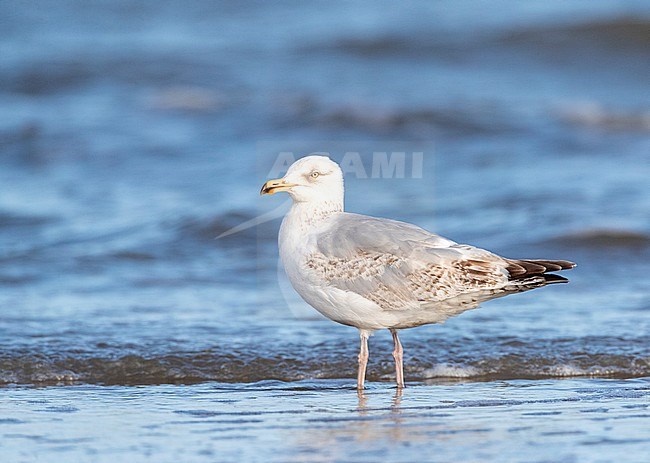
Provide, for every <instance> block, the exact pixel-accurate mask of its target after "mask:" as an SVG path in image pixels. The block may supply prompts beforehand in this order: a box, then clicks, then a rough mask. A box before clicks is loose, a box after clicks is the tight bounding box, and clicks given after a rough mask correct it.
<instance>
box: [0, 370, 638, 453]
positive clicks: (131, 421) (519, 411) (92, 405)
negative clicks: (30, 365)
mask: <svg viewBox="0 0 650 463" xmlns="http://www.w3.org/2000/svg"><path fill="white" fill-rule="evenodd" d="M649 398H650V383H648V381H647V380H584V379H583V380H560V381H557V380H556V381H549V380H545V381H532V382H531V381H521V380H519V381H495V382H485V383H460V384H452V385H443V384H436V385H417V386H413V387H410V388H408V389H407V390H405V391H404V393H403V394H401V395H400V394H397V393H396V391H395V389H394V388H392V387H391V386H388V385H385V384H375V385H372V386H370V388H369V389H368V390H367V391H366V392H365V393H364V394H363V395H361V396H357V394H356V393H355V392H354V390H353V389H352V388H351V387H350V385H349V384H346V383H344V382H342V381H299V382H294V383H279V382H276V381H265V382H259V383H253V384H248V385H230V384H220V383H205V384H202V385H195V386H170V385H167V386H147V387H121V386H110V387H99V386H73V387H48V388H39V389H24V388H11V389H8V390H6V391H5V398H4V399H3V402H4V406H3V409H2V412H1V413H0V433H2V435H3V453H5V454H6V455H8V456H12V457H14V458H13V459H12V461H32V460H34V461H36V460H39V461H40V459H41V457H42V456H43V455H51V456H53V457H54V458H56V459H57V460H59V461H61V460H65V461H86V460H92V461H96V462H103V461H115V459H118V460H120V459H124V458H128V459H129V460H132V459H135V461H139V460H155V461H178V460H182V461H204V460H212V461H351V460H353V461H378V460H386V461H430V460H431V458H432V456H433V455H435V459H436V461H458V460H461V461H497V460H498V461H555V462H573V461H586V460H587V461H596V460H597V461H621V455H627V456H630V457H631V458H629V459H626V458H624V461H643V459H642V455H644V454H645V455H647V453H648V451H650V430H649V429H648V426H647V422H648V419H649V418H650V412H649V410H648V406H649V400H648V399H649ZM635 455H637V456H638V458H635V457H634V456H635Z"/></svg>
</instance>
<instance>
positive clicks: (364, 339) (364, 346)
mask: <svg viewBox="0 0 650 463" xmlns="http://www.w3.org/2000/svg"><path fill="white" fill-rule="evenodd" d="M359 337H360V338H361V349H360V350H359V371H358V374H357V389H358V390H360V391H361V390H363V383H364V382H365V380H366V366H368V332H367V331H365V330H359Z"/></svg>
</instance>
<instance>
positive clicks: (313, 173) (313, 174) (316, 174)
mask: <svg viewBox="0 0 650 463" xmlns="http://www.w3.org/2000/svg"><path fill="white" fill-rule="evenodd" d="M319 175H320V172H318V171H316V170H315V171H313V172H312V173H311V174H309V176H310V177H311V178H318V176H319Z"/></svg>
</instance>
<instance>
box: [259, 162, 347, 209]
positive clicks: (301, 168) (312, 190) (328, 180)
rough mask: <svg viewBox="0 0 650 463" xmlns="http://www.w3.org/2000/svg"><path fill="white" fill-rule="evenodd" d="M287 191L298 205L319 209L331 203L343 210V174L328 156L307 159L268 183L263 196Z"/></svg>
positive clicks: (293, 165)
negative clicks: (303, 204)
mask: <svg viewBox="0 0 650 463" xmlns="http://www.w3.org/2000/svg"><path fill="white" fill-rule="evenodd" d="M280 191H286V192H287V193H289V195H290V196H291V198H292V199H293V202H294V204H296V203H305V205H306V206H307V205H308V206H315V207H319V206H322V205H324V204H328V205H329V206H330V207H332V206H334V208H335V209H338V210H339V211H341V210H343V192H344V188H343V172H342V171H341V168H340V167H339V166H338V164H337V163H335V162H334V161H332V160H331V159H330V158H328V157H327V156H315V155H312V156H306V157H304V158H301V159H298V160H297V161H296V162H294V163H293V164H291V166H290V167H289V169H288V170H287V174H286V175H285V176H284V177H282V178H280V179H276V180H269V181H268V182H266V183H265V184H264V186H263V187H262V190H261V191H260V194H262V195H264V194H274V193H277V192H280Z"/></svg>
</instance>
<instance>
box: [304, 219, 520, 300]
mask: <svg viewBox="0 0 650 463" xmlns="http://www.w3.org/2000/svg"><path fill="white" fill-rule="evenodd" d="M316 249H317V251H316V252H314V253H312V254H311V255H310V256H308V259H307V267H308V271H310V272H314V273H316V274H317V275H318V276H319V277H320V278H322V279H324V280H326V282H327V283H328V284H329V285H331V286H334V287H336V288H339V289H342V290H345V291H351V292H354V293H356V294H359V295H361V296H363V297H365V298H367V299H370V300H372V301H374V302H375V303H377V304H378V305H379V306H380V307H382V308H383V309H386V310H401V309H413V308H417V307H421V306H423V305H427V304H432V303H436V302H440V301H443V300H446V299H450V298H454V297H457V296H459V295H461V294H466V293H476V292H485V291H488V292H490V291H493V290H500V289H502V288H504V287H505V286H507V285H508V282H509V272H508V270H507V267H508V265H509V263H508V262H509V261H508V260H506V259H503V258H501V257H499V256H497V255H495V254H493V253H490V252H488V251H485V250H483V249H479V248H475V247H472V246H467V245H459V244H456V243H455V242H453V241H451V240H448V239H446V238H443V237H441V236H438V235H436V234H433V233H430V232H428V231H426V230H424V229H422V228H420V227H417V226H415V225H412V224H408V223H405V222H399V221H395V220H388V219H379V218H374V217H369V216H364V215H359V214H349V213H341V214H336V215H335V216H333V217H331V218H330V219H329V221H328V223H327V226H326V227H325V228H324V229H322V230H321V231H320V232H319V233H318V235H317V236H316Z"/></svg>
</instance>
